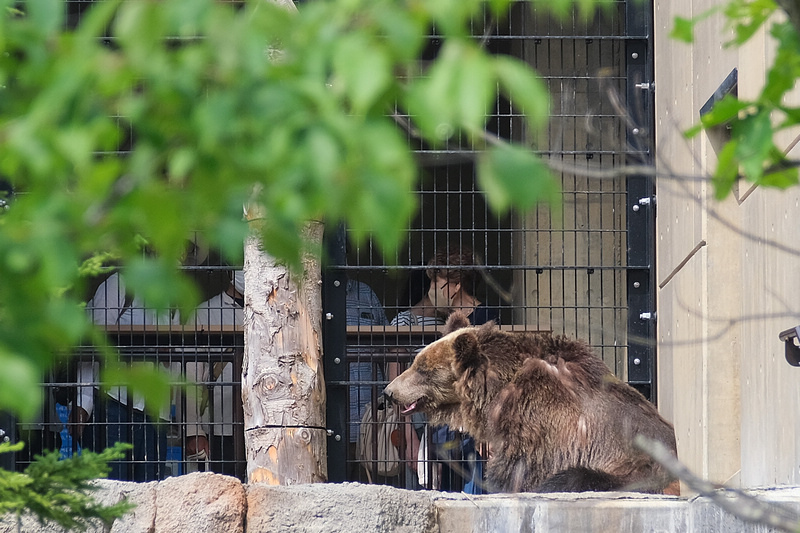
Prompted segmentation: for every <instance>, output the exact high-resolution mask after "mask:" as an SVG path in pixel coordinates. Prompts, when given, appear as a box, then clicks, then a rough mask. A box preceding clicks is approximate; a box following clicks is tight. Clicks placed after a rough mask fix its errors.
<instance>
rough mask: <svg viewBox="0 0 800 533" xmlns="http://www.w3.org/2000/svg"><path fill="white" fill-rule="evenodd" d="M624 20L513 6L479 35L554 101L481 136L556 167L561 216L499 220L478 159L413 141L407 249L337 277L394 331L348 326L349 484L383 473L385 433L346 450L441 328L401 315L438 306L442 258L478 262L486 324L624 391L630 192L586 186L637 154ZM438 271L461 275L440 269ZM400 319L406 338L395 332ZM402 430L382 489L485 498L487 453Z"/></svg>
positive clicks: (505, 115) (453, 438) (464, 148)
mask: <svg viewBox="0 0 800 533" xmlns="http://www.w3.org/2000/svg"><path fill="white" fill-rule="evenodd" d="M628 7H629V6H627V5H626V3H625V2H616V3H613V4H610V5H609V6H607V8H606V9H605V10H604V11H602V12H600V13H597V14H596V15H593V16H591V17H584V16H582V15H581V14H580V13H577V12H576V13H575V14H573V16H572V17H566V18H565V19H563V20H558V19H554V18H553V17H551V16H549V15H548V11H547V10H545V9H543V8H542V6H541V5H540V4H539V3H536V2H524V1H520V2H514V3H513V5H512V9H511V11H510V14H509V15H508V17H507V18H506V19H505V20H502V21H498V20H493V19H492V18H491V17H490V16H489V14H488V12H487V14H486V16H485V17H484V18H483V19H482V20H478V21H476V22H475V24H474V26H473V36H474V38H475V39H476V40H480V41H481V42H482V43H483V44H484V45H485V46H486V47H487V49H489V50H490V51H492V52H493V53H498V54H508V55H512V56H515V57H517V58H520V59H522V60H524V61H526V62H527V63H529V64H530V65H532V66H533V67H534V68H536V70H537V71H538V72H539V73H540V75H541V76H542V78H543V80H544V81H545V83H546V85H547V87H548V90H549V92H550V95H551V98H552V108H551V113H552V115H551V118H550V121H549V123H548V125H547V127H546V128H545V129H544V130H542V131H538V132H533V131H530V130H528V129H527V128H526V126H525V121H524V119H523V116H522V111H523V110H521V109H519V108H518V107H517V106H516V105H515V102H509V101H507V100H505V99H504V98H502V97H498V99H497V100H496V103H495V105H494V106H493V108H492V109H491V110H490V111H489V114H488V116H487V124H488V128H489V131H490V133H491V134H493V135H497V136H499V137H501V138H503V139H509V140H514V141H516V142H522V143H524V144H526V145H528V146H530V147H531V149H532V150H534V151H536V152H537V153H539V154H540V155H541V156H542V157H543V158H544V159H545V160H546V161H547V162H548V163H549V164H550V166H551V168H552V169H553V174H554V176H555V179H557V180H558V182H559V184H560V186H561V190H562V202H561V204H560V205H558V206H547V205H543V206H540V207H538V208H537V209H535V210H533V211H531V212H528V213H511V214H505V215H497V214H495V213H493V212H492V211H491V210H490V209H489V207H488V205H487V203H486V201H485V197H484V195H483V193H482V192H481V190H480V189H479V187H478V185H477V183H476V174H475V164H474V162H475V156H476V154H475V152H474V151H473V150H472V149H471V148H470V147H469V146H468V145H467V144H466V142H465V139H464V138H462V137H460V136H458V135H455V136H454V137H453V138H452V139H451V140H450V141H448V142H446V143H444V144H443V145H441V146H437V147H430V146H427V145H425V144H424V143H421V142H419V141H418V140H417V139H414V138H413V137H412V136H411V134H409V142H410V143H411V144H412V146H415V148H416V152H417V156H418V159H419V161H420V162H421V175H422V179H421V182H420V186H419V189H418V202H419V204H418V214H417V216H416V218H415V219H414V220H413V221H412V222H411V224H410V225H409V228H408V238H407V241H406V244H405V246H403V247H402V249H401V251H399V252H397V253H396V254H395V255H393V256H392V257H383V256H381V254H380V253H379V252H378V251H377V250H376V249H375V248H374V247H373V246H372V245H371V243H369V242H367V243H364V244H362V245H359V246H355V245H353V246H351V247H350V249H349V251H348V254H347V265H346V266H345V267H344V268H345V270H346V272H347V275H348V277H349V278H350V279H352V280H357V281H358V282H359V283H360V284H363V285H366V286H368V287H370V288H371V289H372V290H373V291H374V295H375V297H376V298H377V300H378V301H379V305H382V307H383V311H384V312H385V315H386V318H385V320H386V322H387V323H389V324H390V325H389V326H388V327H381V324H380V323H377V322H376V323H371V324H368V325H359V324H358V323H357V322H353V321H351V320H349V319H350V316H348V323H347V325H348V337H347V338H348V348H347V357H348V362H349V364H350V369H351V370H350V375H349V380H347V381H343V382H341V385H343V386H346V387H348V394H349V408H348V409H349V423H348V426H347V428H346V432H347V442H349V443H350V447H349V453H348V457H347V464H348V467H347V476H348V479H351V480H358V481H364V482H367V481H370V480H372V481H374V478H375V477H376V476H375V473H376V472H378V471H379V470H380V469H379V466H380V464H378V461H377V460H376V459H375V458H376V457H380V458H383V459H385V457H386V456H385V455H379V453H378V452H379V446H378V445H376V444H374V440H377V439H379V438H380V437H381V436H382V437H383V438H385V439H389V438H391V437H390V435H391V434H390V433H387V432H377V431H375V433H374V435H373V439H372V440H370V442H373V448H374V449H373V450H371V453H367V454H364V453H363V451H361V452H360V451H359V450H358V446H357V445H355V444H354V443H357V442H358V440H359V438H360V436H361V435H362V434H363V431H364V428H363V426H362V425H361V421H362V417H363V414H364V412H365V407H366V406H367V405H369V406H370V407H371V410H372V412H374V410H375V409H376V408H379V407H380V405H381V402H382V400H381V396H380V395H381V391H382V390H383V388H384V387H385V385H386V384H387V383H388V381H389V380H390V379H391V378H392V377H394V376H395V375H396V373H397V372H400V371H402V370H403V369H405V368H407V367H408V366H409V365H410V364H411V362H412V361H413V357H414V354H415V353H416V352H417V350H419V349H420V348H421V347H423V346H424V345H425V344H427V343H429V342H431V341H432V340H435V339H436V338H438V331H439V330H440V329H441V322H440V323H439V324H438V325H437V324H436V323H435V322H432V321H427V322H420V324H425V325H409V323H408V320H407V317H406V315H407V314H408V312H409V310H411V311H415V310H416V311H420V310H424V304H427V305H429V306H431V305H433V304H432V303H431V302H430V300H427V301H426V300H425V295H426V294H427V291H428V283H430V281H431V280H430V278H429V277H427V276H426V275H425V271H426V268H425V266H426V264H428V263H429V262H430V261H431V260H432V258H433V257H434V254H435V253H436V252H437V250H453V249H455V250H460V251H464V250H470V251H471V252H472V256H473V260H474V263H473V264H472V265H469V266H467V267H466V269H467V270H470V271H472V272H473V273H474V276H473V282H474V284H473V285H471V286H470V289H469V290H470V294H471V295H472V296H474V302H478V303H481V304H483V305H484V306H487V307H488V308H490V309H491V310H492V311H493V313H491V316H492V317H493V318H495V320H496V321H497V322H499V323H500V324H501V327H503V328H507V329H512V330H522V331H552V332H554V333H559V334H565V335H567V336H569V337H573V338H581V339H584V340H586V341H587V342H589V344H590V345H591V346H592V347H593V348H594V349H595V351H596V352H597V353H598V355H599V356H601V357H602V358H603V360H604V361H605V362H606V363H607V364H608V366H609V367H610V368H611V369H612V370H613V371H614V372H615V373H616V374H617V375H618V376H620V377H621V378H623V379H624V378H625V373H626V354H627V343H628V340H627V320H628V313H627V293H626V291H627V286H626V279H627V278H626V257H627V247H628V233H627V232H628V229H627V220H626V216H625V212H626V209H625V206H626V202H627V191H626V182H625V179H624V178H611V177H602V178H597V177H593V176H597V175H604V174H603V173H602V171H603V170H610V169H614V168H618V167H620V166H621V165H624V164H626V162H627V161H628V158H629V156H630V155H631V154H632V153H633V152H635V151H634V150H632V149H631V148H630V147H629V146H628V145H627V144H626V124H627V123H628V120H629V117H628V116H627V115H628V111H627V110H626V109H625V104H624V99H625V89H626V85H627V80H626V78H625V58H624V54H625V50H626V39H627V38H628V36H626V35H625V10H626V9H627V8H628ZM440 44H441V43H440V41H439V36H438V35H437V34H436V32H435V31H434V32H432V33H431V35H429V46H428V48H427V49H426V52H425V57H424V58H423V59H430V58H432V57H435V54H436V53H437V52H438V48H439V46H440ZM421 71H423V72H424V61H423V66H422V67H421ZM423 75H424V74H423ZM397 111H398V112H402V110H397ZM598 171H600V172H598ZM609 175H611V174H610V173H609ZM536 178H537V177H534V176H520V179H536ZM440 267H441V268H442V269H443V270H445V271H446V270H448V269H449V270H464V269H465V267H464V266H463V265H454V264H452V263H449V262H447V261H445V264H443V265H440ZM362 290H363V289H362ZM434 307H436V306H434ZM445 307H447V306H445ZM438 311H441V309H439V310H438ZM423 314H424V313H423ZM430 314H433V315H435V314H436V312H435V311H434V312H433V313H430ZM482 316H483V317H485V315H482ZM398 319H400V320H399V323H400V324H403V325H402V326H397V325H395V324H396V323H398ZM475 321H476V322H480V319H475ZM415 324H416V322H415ZM353 368H358V369H360V370H359V371H358V372H354V371H353ZM371 420H374V418H373V419H371ZM371 420H370V422H371ZM397 424H398V426H399V429H398V432H399V433H400V434H401V435H402V436H403V437H404V438H403V439H400V442H399V443H398V445H399V449H400V452H399V454H400V461H401V463H402V462H403V461H405V463H404V464H402V468H400V469H399V472H397V473H394V474H393V475H392V476H388V477H385V478H380V477H379V481H380V482H384V483H390V484H394V485H396V486H402V487H407V488H421V487H428V488H438V489H443V490H457V491H460V490H466V489H467V488H468V487H469V490H471V491H475V492H478V493H479V492H480V491H481V490H482V488H481V487H477V488H476V487H475V484H476V483H477V484H478V485H480V484H481V482H482V478H481V476H480V472H479V471H480V466H479V465H480V462H481V461H485V458H486V457H487V454H488V453H487V452H488V450H485V449H484V450H481V445H480V443H474V442H470V439H469V438H468V437H467V436H463V435H458V434H455V435H454V434H450V435H449V436H447V435H444V434H443V433H442V430H441V428H427V429H425V428H426V424H425V423H424V421H422V420H419V419H410V420H409V419H405V418H400V421H399V422H398V423H397ZM369 427H372V426H369ZM423 430H424V431H425V432H423ZM420 446H422V447H423V449H424V448H427V450H425V453H420V452H419V448H420ZM365 455H366V457H365ZM370 459H373V462H372V463H371V464H370V462H369V460H370ZM471 459H472V460H474V459H477V461H478V465H475V464H474V463H470V460H471ZM334 460H339V459H338V458H337V459H334ZM384 462H385V461H384ZM329 464H331V463H330V462H329ZM448 478H449V479H448Z"/></svg>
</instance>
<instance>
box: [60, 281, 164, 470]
mask: <svg viewBox="0 0 800 533" xmlns="http://www.w3.org/2000/svg"><path fill="white" fill-rule="evenodd" d="M86 311H87V312H88V313H89V317H90V318H91V320H92V321H93V322H94V323H95V324H98V325H102V326H116V325H169V324H170V323H171V322H172V319H171V317H170V314H169V312H164V313H161V314H159V313H158V312H156V311H155V310H154V309H151V308H148V307H147V305H146V302H145V301H144V300H143V299H142V298H141V297H139V296H131V295H129V294H128V292H127V290H126V286H125V280H124V278H123V276H122V275H121V274H120V272H114V273H113V274H111V275H110V276H109V277H108V278H106V280H105V281H103V282H102V283H101V284H100V286H99V287H98V288H97V290H96V291H95V293H94V296H93V297H92V298H91V300H89V302H88V303H87V304H86ZM140 364H151V363H140ZM99 370H100V369H99V363H97V362H87V361H83V362H81V363H79V365H78V383H79V384H80V385H81V386H79V387H78V394H77V399H76V406H75V408H74V409H73V410H72V413H71V422H72V424H71V426H70V427H71V430H72V435H73V436H74V437H75V438H77V439H79V442H81V443H82V445H83V446H84V447H88V448H89V449H91V450H93V451H96V452H100V451H102V450H103V449H104V448H108V447H111V446H113V445H114V443H116V442H128V443H131V444H132V445H133V450H131V452H129V459H128V461H131V462H132V469H131V470H132V472H131V470H129V468H127V465H126V464H124V463H125V462H128V461H125V462H123V461H112V462H111V463H110V464H109V466H110V467H111V473H110V474H109V477H110V478H111V479H118V480H122V481H140V482H141V481H153V480H157V479H160V478H161V477H162V476H163V469H164V465H165V462H166V454H167V438H166V432H165V431H164V430H163V424H160V423H159V422H158V421H157V420H153V419H152V418H151V417H150V415H148V414H146V413H145V403H144V398H142V397H141V396H140V395H138V394H136V395H134V396H133V399H132V400H133V405H128V390H127V387H111V388H110V389H109V390H108V392H107V394H101V393H100V390H99ZM159 418H160V419H161V420H163V421H168V420H169V407H165V408H164V409H162V412H161V414H160V416H159Z"/></svg>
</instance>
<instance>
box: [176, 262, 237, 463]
mask: <svg viewBox="0 0 800 533" xmlns="http://www.w3.org/2000/svg"><path fill="white" fill-rule="evenodd" d="M243 317H244V271H242V270H236V271H234V272H232V273H231V279H230V283H229V284H228V287H227V288H226V289H225V290H224V291H223V292H221V293H219V294H218V295H216V296H214V297H213V298H211V299H209V300H206V301H205V302H203V303H201V304H200V305H199V306H197V308H196V309H195V312H194V314H193V315H192V316H191V317H189V320H188V321H187V322H186V324H187V326H194V327H196V329H198V330H199V329H201V328H202V326H204V325H241V324H242V322H243ZM221 350H227V351H230V352H232V353H233V351H234V350H239V351H241V348H240V347H237V348H227V349H225V348H223V349H221ZM205 353H206V354H208V355H211V354H212V353H216V352H212V351H211V350H210V349H209V350H208V351H206V352H205ZM199 355H200V352H199V351H198V358H199ZM233 366H234V365H233V364H231V362H230V361H216V362H213V363H209V362H203V361H200V360H198V361H197V362H188V363H187V364H186V378H187V379H188V380H189V381H192V382H195V383H197V384H198V385H200V387H198V389H200V392H197V393H196V394H188V393H187V395H186V446H185V453H186V460H187V470H190V469H192V465H191V463H192V462H203V461H205V460H206V459H210V461H209V463H210V466H211V469H212V470H213V471H215V472H218V473H221V474H227V475H230V476H234V477H242V475H243V473H242V472H240V471H238V470H240V469H238V468H237V464H236V459H237V457H236V442H235V439H234V427H233V426H234V420H235V417H234V413H235V405H234V402H239V404H240V405H241V401H242V399H241V395H239V397H236V395H234V387H233V385H232V384H233V383H234V375H233ZM237 379H238V378H237ZM218 382H221V383H223V384H219V383H218ZM208 383H211V384H213V387H212V388H213V393H212V396H213V397H212V403H213V413H212V416H213V419H212V421H211V423H209V420H208V418H209V411H211V409H209V407H208V391H207V390H202V389H203V387H202V385H204V384H208ZM212 428H213V431H211V433H210V442H209V432H208V430H209V429H212Z"/></svg>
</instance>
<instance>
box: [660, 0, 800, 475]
mask: <svg viewBox="0 0 800 533" xmlns="http://www.w3.org/2000/svg"><path fill="white" fill-rule="evenodd" d="M714 4H717V2H714V1H712V0H699V1H692V0H657V1H656V2H655V4H654V8H655V73H656V75H655V77H656V80H655V81H656V93H655V95H656V107H655V109H656V154H657V158H658V170H659V177H658V178H657V196H658V211H657V223H656V230H657V236H656V238H657V245H656V246H657V248H656V250H657V282H658V283H659V285H663V286H662V287H661V288H660V290H659V292H658V358H659V359H658V363H659V407H660V408H661V410H662V412H663V414H664V415H665V416H666V417H667V418H668V419H670V420H672V421H673V422H674V423H675V430H676V433H677V437H678V452H679V456H680V458H681V459H682V460H683V461H684V462H685V463H687V464H688V465H689V466H690V467H691V468H692V469H693V470H694V471H695V472H697V473H699V474H701V475H703V476H706V477H708V478H710V479H712V480H714V481H719V482H725V481H728V482H730V483H733V484H741V485H742V486H745V487H753V486H763V485H771V484H782V483H797V482H798V481H800V471H799V470H798V465H800V439H798V438H797V436H796V434H797V427H796V420H798V417H799V416H800V393H798V391H799V390H800V369H794V368H793V367H790V366H789V365H788V364H787V363H786V362H785V360H784V356H783V344H782V343H781V342H779V341H778V338H777V335H778V333H779V332H780V331H783V330H785V329H788V328H790V327H794V326H796V325H798V324H800V312H798V309H799V308H800V306H799V305H798V302H800V284H799V283H797V281H798V278H797V274H798V270H797V264H798V251H800V239H798V236H799V235H800V231H798V230H800V217H799V216H798V215H799V214H800V212H799V211H798V205H800V191H799V190H798V189H797V188H792V189H790V190H788V191H774V190H766V189H760V188H756V189H753V190H750V188H749V187H748V186H747V185H746V184H741V185H740V186H739V188H737V190H736V192H735V194H733V195H732V196H731V197H729V198H727V199H725V200H723V201H716V200H714V199H713V190H712V188H711V184H710V182H709V181H708V180H707V179H704V178H705V177H706V176H707V174H708V173H710V172H712V171H713V168H714V166H715V162H716V153H717V152H716V150H718V149H719V146H720V141H722V140H724V139H721V138H718V136H717V135H716V134H711V135H709V134H707V133H703V134H701V135H699V136H697V137H695V138H693V139H690V140H687V139H685V138H683V136H682V134H681V132H682V131H684V130H686V129H687V128H689V127H690V126H692V125H694V124H696V123H697V122H698V119H699V110H700V108H701V107H702V105H703V104H704V103H705V102H706V100H707V99H708V98H709V97H710V96H711V95H712V93H713V92H714V91H715V89H716V88H717V87H718V86H719V85H720V83H722V81H723V80H724V79H725V77H726V76H727V75H728V73H729V72H730V71H731V69H733V68H734V67H737V68H738V70H739V88H738V91H739V95H740V96H741V97H752V96H753V95H755V94H757V91H758V89H759V88H760V87H761V85H762V84H763V80H764V69H765V65H766V64H767V62H768V60H769V56H770V54H771V52H770V47H769V39H768V38H767V37H765V36H764V35H759V36H757V37H756V38H755V39H754V40H753V42H752V43H751V44H748V45H747V46H745V47H743V48H741V49H736V48H730V49H725V48H723V43H724V41H725V40H727V39H728V37H727V36H726V35H725V34H724V32H723V21H722V18H721V17H712V18H710V19H709V20H707V21H705V22H704V23H702V24H701V25H700V26H698V28H697V31H696V34H695V39H696V41H695V43H694V44H693V45H686V44H682V43H678V42H674V41H672V40H671V39H669V36H668V34H669V32H670V30H671V29H672V25H673V19H674V17H675V16H676V15H680V16H683V17H691V16H694V15H697V14H699V13H701V12H703V11H704V10H706V9H707V8H708V7H710V6H711V5H714ZM720 135H721V136H722V137H724V132H720ZM782 142H784V145H786V146H788V144H789V142H790V139H785V140H783V141H782ZM695 249H698V250H699V251H697V253H695V254H694V255H692V254H691V252H692V251H693V250H695ZM687 258H688V261H687V262H686V263H685V265H684V266H683V267H682V268H680V269H679V270H678V271H677V272H676V269H677V268H678V266H679V265H680V264H681V263H682V262H683V261H684V260H686V259H687ZM673 274H674V277H672V278H671V280H670V281H667V280H668V279H669V277H670V276H672V275H673Z"/></svg>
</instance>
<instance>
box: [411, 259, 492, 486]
mask: <svg viewBox="0 0 800 533" xmlns="http://www.w3.org/2000/svg"><path fill="white" fill-rule="evenodd" d="M479 267H480V262H479V261H477V260H476V258H475V255H474V253H473V251H472V249H471V248H470V247H468V246H463V245H462V246H460V247H450V248H442V249H439V250H437V251H436V253H435V255H434V256H433V258H432V259H431V260H430V261H429V262H428V269H427V270H426V274H427V275H428V278H429V279H430V280H431V284H430V288H429V289H428V299H429V300H430V301H431V302H432V304H433V306H434V307H435V308H436V313H437V314H438V315H439V316H442V317H446V316H449V315H450V314H451V313H453V312H454V311H460V312H462V313H464V315H466V316H467V318H468V319H469V321H470V323H471V324H472V325H473V326H477V325H480V324H484V323H486V322H489V321H492V320H494V321H495V322H499V314H498V313H497V310H496V309H494V308H492V307H489V306H487V305H486V304H485V303H484V302H482V301H480V300H479V299H478V298H477V297H476V296H475V292H476V285H477V282H478V279H479ZM432 441H433V444H434V446H435V447H436V457H438V458H441V459H443V461H442V477H441V487H440V488H441V490H443V491H455V492H461V491H464V492H467V493H469V494H482V493H483V490H482V477H483V462H482V458H481V456H480V454H479V452H478V450H477V449H476V446H475V440H474V439H473V438H472V437H469V436H464V435H461V434H460V433H458V432H457V431H453V430H452V429H450V428H448V427H447V426H443V427H440V428H434V430H433V435H432Z"/></svg>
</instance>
